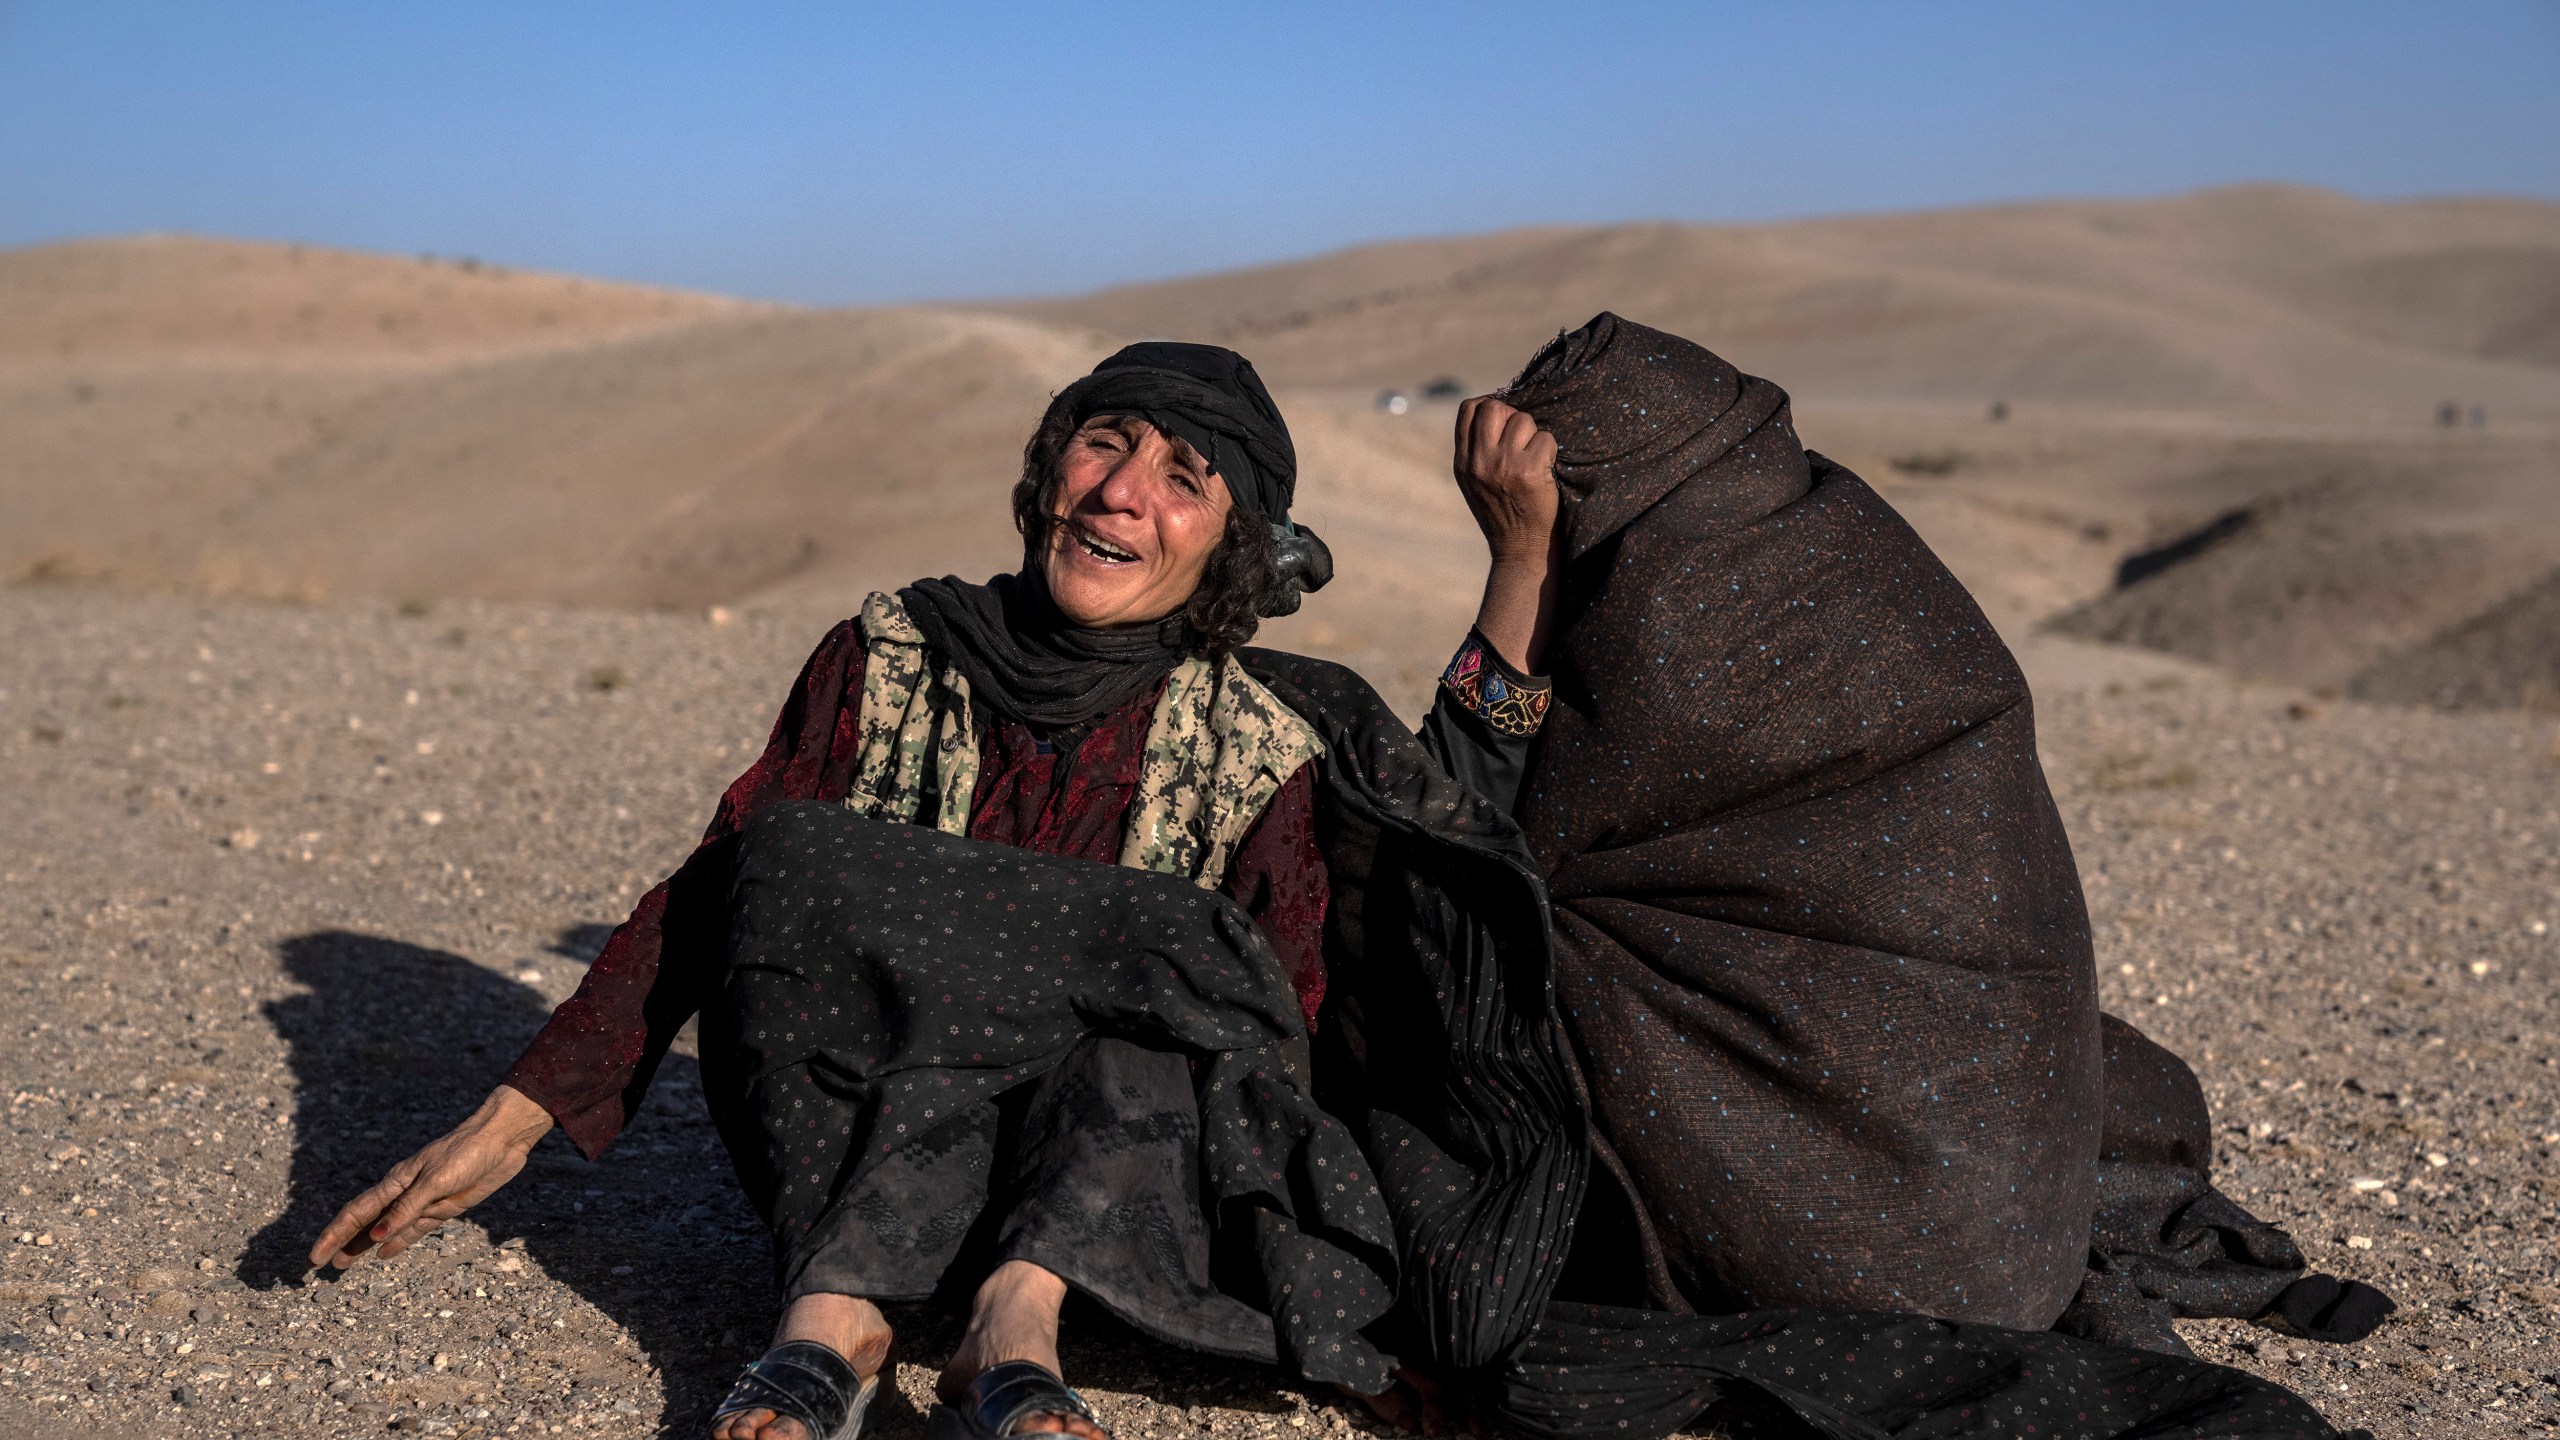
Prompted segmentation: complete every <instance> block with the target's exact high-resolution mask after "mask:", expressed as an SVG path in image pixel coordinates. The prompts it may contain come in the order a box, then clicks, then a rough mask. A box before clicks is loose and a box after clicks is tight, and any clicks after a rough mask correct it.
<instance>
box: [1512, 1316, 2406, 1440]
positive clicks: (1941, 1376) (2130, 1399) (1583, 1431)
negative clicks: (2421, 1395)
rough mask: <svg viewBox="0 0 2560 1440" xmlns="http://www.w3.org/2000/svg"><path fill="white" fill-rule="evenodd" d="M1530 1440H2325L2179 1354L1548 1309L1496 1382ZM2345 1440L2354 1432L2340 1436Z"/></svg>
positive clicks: (2018, 1335)
mask: <svg viewBox="0 0 2560 1440" xmlns="http://www.w3.org/2000/svg"><path fill="white" fill-rule="evenodd" d="M1498 1405H1499V1408H1500V1411H1501V1413H1502V1416H1503V1418H1504V1419H1505V1420H1506V1421H1508V1422H1509V1423H1510V1425H1511V1426H1512V1427H1513V1428H1514V1429H1516V1430H1519V1431H1521V1432H1522V1433H1525V1434H1528V1435H1533V1436H1539V1437H1542V1440H1543V1437H1555V1440H1567V1437H1584V1436H1599V1435H1624V1436H1659V1435H1668V1434H1670V1433H1671V1432H1673V1431H1675V1430H1678V1429H1681V1428H1683V1427H1685V1426H1687V1425H1689V1424H1691V1423H1692V1422H1694V1421H1696V1420H1697V1419H1698V1418H1699V1417H1700V1416H1702V1415H1703V1416H1707V1417H1710V1419H1711V1423H1714V1424H1716V1425H1717V1427H1718V1429H1719V1431H1720V1433H1727V1434H1733V1435H1749V1436H1755V1437H1791V1440H1793V1437H1802V1440H1885V1437H1887V1436H1893V1437H1898V1440H1918V1437H1924V1436H1925V1437H1928V1440H2023V1437H2042V1436H2051V1437H2055V1440H2136V1437H2140V1440H2169V1437H2180V1440H2187V1437H2197V1440H2201V1437H2206V1436H2231V1437H2241V1436H2245V1437H2249V1440H2330V1437H2335V1436H2337V1435H2338V1434H2339V1432H2338V1431H2336V1430H2335V1429H2332V1428H2331V1427H2330V1425H2329V1423H2328V1422H2327V1421H2325V1420H2323V1419H2321V1418H2320V1414H2319V1412H2318V1411H2316V1410H2313V1409H2312V1408H2311V1407H2310V1406H2309V1405H2308V1404H2306V1403H2304V1401H2303V1400H2302V1399H2301V1398H2300V1397H2299V1396H2296V1395H2294V1394H2292V1393H2290V1392H2289V1391H2287V1390H2285V1389H2284V1388H2283V1387H2282V1386H2279V1385H2275V1384H2273V1383H2271V1382H2268V1381H2265V1380H2261V1379H2258V1378H2257V1377H2256V1376H2254V1375H2245V1374H2242V1373H2241V1372H2239V1371H2237V1370H2233V1369H2230V1368H2228V1367H2226V1366H2221V1365H2208V1364H2206V1363H2205V1362H2203V1361H2201V1360H2194V1359H2188V1358H2185V1357H2182V1356H2170V1355H2155V1354H2152V1353H2150V1352H2148V1351H2143V1350H2130V1349H2125V1348H2122V1347H2117V1346H2107V1345H2093V1344H2090V1343H2088V1342H2087V1341H2083V1340H2076V1339H2073V1338H2071V1337H2068V1336H2064V1335H2055V1334H2051V1333H2046V1334H2029V1333H2025V1332H2022V1331H2016V1330H2003V1329H1999V1328H1996V1327H1994V1326H1989V1325H1957V1324H1952V1323H1950V1322H1948V1321H1944V1320H1932V1319H1928V1318H1927V1317H1925V1316H1919V1315H1878V1314H1863V1313H1858V1312H1853V1311H1841V1310H1781V1311H1763V1312H1753V1313H1744V1314H1739V1315H1715V1316H1697V1317H1693V1318H1689V1319H1671V1318H1669V1317H1666V1316H1663V1315H1660V1314H1658V1313H1646V1312H1634V1311H1626V1310H1612V1309H1609V1308H1607V1307H1603V1306H1596V1305H1558V1306H1556V1307H1554V1309H1553V1310H1552V1311H1551V1312H1550V1313H1549V1315H1548V1318H1547V1323H1546V1324H1545V1325H1544V1326H1543V1327H1541V1328H1540V1330H1539V1331H1538V1336H1537V1338H1536V1339H1535V1340H1534V1341H1532V1342H1531V1343H1530V1344H1529V1346H1528V1347H1527V1348H1526V1349H1525V1350H1523V1351H1522V1353H1521V1354H1520V1355H1519V1356H1518V1357H1517V1358H1516V1359H1515V1360H1514V1361H1513V1362H1512V1363H1511V1365H1510V1366H1508V1367H1507V1368H1506V1369H1505V1371H1504V1373H1503V1375H1502V1377H1501V1381H1500V1387H1499V1398H1498ZM2354 1433H2355V1434H2357V1435H2362V1434H2363V1433H2364V1432H2362V1431H2356V1432H2354Z"/></svg>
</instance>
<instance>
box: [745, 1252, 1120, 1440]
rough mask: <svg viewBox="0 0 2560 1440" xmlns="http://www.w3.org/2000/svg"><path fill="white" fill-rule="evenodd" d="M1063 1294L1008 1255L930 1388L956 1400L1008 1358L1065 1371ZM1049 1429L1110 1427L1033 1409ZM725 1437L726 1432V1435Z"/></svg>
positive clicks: (1093, 1439) (1093, 1436) (1072, 1431)
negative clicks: (1061, 1316) (1060, 1358)
mask: <svg viewBox="0 0 2560 1440" xmlns="http://www.w3.org/2000/svg"><path fill="white" fill-rule="evenodd" d="M1066 1300H1067V1282H1066V1281H1064V1280H1061V1279H1059V1278H1058V1277H1057V1276H1056V1275H1055V1274H1054V1273H1052V1272H1050V1271H1047V1270H1043V1269H1041V1268H1040V1267H1039V1266H1037V1265H1034V1264H1032V1263H1031V1262H1030V1261H1028V1260H1008V1261H1006V1262H1005V1263H1003V1264H1002V1265H999V1266H997V1267H996V1270H995V1273H994V1274H992V1275H989V1276H988V1277H987V1283H985V1284H983V1285H981V1286H979V1287H978V1295H977V1299H976V1300H975V1301H974V1302H973V1303H972V1304H971V1305H970V1307H969V1329H968V1332H967V1333H966V1334H963V1335H962V1336H961V1337H960V1348H959V1349H957V1350H955V1351H953V1352H952V1354H951V1363H950V1364H949V1365H946V1366H944V1367H943V1370H942V1379H941V1380H940V1381H938V1382H936V1384H935V1385H934V1387H933V1388H934V1393H935V1394H937V1395H939V1396H941V1397H942V1400H943V1403H944V1404H947V1405H956V1404H959V1403H961V1402H962V1401H963V1400H965V1399H966V1398H967V1397H968V1390H969V1382H970V1381H972V1380H975V1379H977V1378H978V1377H979V1376H980V1375H982V1374H984V1373H985V1372H986V1371H987V1370H988V1368H989V1367H991V1366H996V1365H1002V1364H1004V1363H1005V1362H1006V1361H1008V1360H1028V1361H1030V1362H1031V1363H1032V1364H1034V1365H1037V1366H1039V1367H1040V1368H1041V1369H1043V1370H1046V1371H1048V1372H1049V1373H1050V1374H1052V1375H1060V1376H1063V1375H1064V1374H1065V1373H1066V1372H1065V1371H1064V1370H1063V1369H1061V1368H1060V1367H1059V1364H1058V1307H1059V1306H1061V1305H1063V1304H1065V1303H1066ZM1023 1418H1024V1420H1025V1421H1026V1422H1028V1421H1034V1420H1037V1421H1042V1422H1045V1424H1046V1425H1047V1427H1048V1428H1049V1429H1052V1430H1060V1431H1064V1432H1065V1433H1067V1434H1069V1435H1075V1436H1080V1437H1082V1440H1111V1432H1109V1431H1107V1430H1105V1429H1103V1428H1102V1427H1101V1426H1099V1425H1096V1424H1094V1423H1093V1422H1092V1421H1090V1420H1087V1419H1086V1418H1084V1417H1083V1416H1081V1415H1056V1414H1038V1413H1035V1414H1032V1415H1027V1416H1025V1417H1023ZM724 1440H725V1437H724Z"/></svg>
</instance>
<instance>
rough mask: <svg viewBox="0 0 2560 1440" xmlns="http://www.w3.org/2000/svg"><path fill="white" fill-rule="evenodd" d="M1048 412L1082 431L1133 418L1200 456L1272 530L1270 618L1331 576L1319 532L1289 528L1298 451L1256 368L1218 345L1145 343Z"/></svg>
mask: <svg viewBox="0 0 2560 1440" xmlns="http://www.w3.org/2000/svg"><path fill="white" fill-rule="evenodd" d="M1049 414H1050V415H1051V416H1053V417H1054V416H1058V415H1061V414H1063V415H1064V416H1065V417H1066V419H1067V422H1068V423H1069V424H1073V425H1081V424H1083V423H1084V422H1085V421H1087V420H1090V419H1092V418H1093V417H1094V416H1096V415H1134V416H1136V417H1138V418H1139V419H1141V420H1144V421H1146V422H1147V423H1148V424H1150V425H1153V426H1154V427H1156V429H1158V430H1160V431H1163V432H1164V433H1165V434H1167V435H1171V436H1174V437H1176V438H1178V439H1180V440H1182V441H1183V442H1184V443H1185V444H1188V445H1189V446H1190V447H1191V448H1192V449H1194V450H1197V451H1199V452H1200V458H1202V459H1203V460H1206V461H1208V462H1209V469H1210V470H1211V471H1212V472H1214V473H1215V474H1216V475H1217V476H1218V477H1219V478H1220V479H1222V480H1224V481H1225V482H1226V485H1227V494H1228V495H1229V496H1230V497H1232V498H1233V499H1234V501H1235V503H1236V504H1237V505H1239V506H1241V507H1243V508H1244V509H1245V510H1247V511H1249V512H1251V513H1252V514H1254V515H1257V516H1260V517H1261V518H1262V520H1263V521H1264V522H1265V523H1267V524H1269V525H1270V527H1271V536H1272V542H1273V545H1274V547H1275V549H1276V551H1277V554H1276V555H1275V557H1274V558H1275V559H1276V560H1277V562H1278V565H1279V570H1280V577H1281V591H1280V593H1279V594H1277V595H1273V596H1270V597H1267V598H1266V599H1265V601H1264V602H1263V605H1262V611H1263V613H1264V614H1266V615H1286V614H1289V613H1290V612H1291V611H1294V610H1296V609H1297V608H1298V595H1299V592H1301V591H1306V590H1318V589H1322V588H1323V587H1324V584H1325V582H1326V581H1328V580H1331V579H1332V578H1333V554H1332V552H1331V551H1328V550H1327V549H1325V545H1324V542H1323V541H1321V540H1319V539H1317V538H1316V535H1315V532H1314V531H1312V530H1307V529H1304V528H1302V527H1300V526H1297V525H1294V524H1292V523H1290V520H1289V504H1290V502H1291V501H1292V500H1293V499H1295V498H1296V496H1297V492H1298V451H1297V447H1295V446H1294V445H1292V444H1290V443H1289V426H1288V424H1287V422H1285V421H1283V420H1282V419H1281V418H1280V407H1279V406H1278V405H1276V404H1274V403H1273V402H1272V399H1271V392H1270V391H1269V390H1268V389H1266V388H1264V386H1263V383H1262V377H1261V376H1259V375H1256V374H1255V373H1253V362H1252V361H1250V360H1247V359H1246V358H1244V357H1243V356H1242V355H1239V354H1237V353H1236V352H1234V351H1233V350H1229V349H1226V348H1224V347H1222V346H1217V345H1188V344H1184V343H1181V342H1179V341H1173V340H1142V341H1140V342H1138V343H1137V344H1135V345H1130V346H1125V347H1123V348H1122V349H1121V350H1120V352H1119V353H1118V354H1115V355H1113V356H1111V357H1110V358H1109V359H1107V360H1105V361H1103V362H1102V363H1101V364H1099V365H1096V366H1094V367H1093V373H1092V374H1090V375H1087V376H1085V377H1084V378H1083V379H1081V380H1078V381H1077V382H1075V383H1074V384H1072V385H1070V386H1068V387H1067V388H1066V389H1064V390H1061V391H1059V392H1058V397H1057V398H1056V399H1055V400H1052V401H1050V402H1049Z"/></svg>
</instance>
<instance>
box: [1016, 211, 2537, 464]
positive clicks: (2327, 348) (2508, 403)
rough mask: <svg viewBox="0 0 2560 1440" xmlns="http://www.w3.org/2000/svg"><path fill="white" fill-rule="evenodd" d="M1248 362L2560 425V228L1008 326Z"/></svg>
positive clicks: (1735, 275) (2063, 249)
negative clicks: (1607, 336) (1155, 340)
mask: <svg viewBox="0 0 2560 1440" xmlns="http://www.w3.org/2000/svg"><path fill="white" fill-rule="evenodd" d="M1011 308H1013V309H1014V310H1015V311H1016V312H1017V313H1021V314H1026V315H1031V316H1036V317H1040V318H1045V319H1062V320H1071V321H1076V322H1079V323H1083V324H1087V325H1092V326H1096V327H1098V328H1101V329H1105V330H1110V331H1113V332H1116V333H1124V334H1150V335H1188V336H1195V337H1201V338H1209V339H1216V340H1220V341H1222V342H1224V343H1228V344H1232V345H1235V346H1236V347H1237V348H1239V349H1243V350H1246V351H1247V352H1248V353H1250V354H1252V355H1253V356H1255V358H1256V363H1257V364H1259V365H1260V366H1262V368H1263V369H1264V370H1265V372H1266V373H1267V374H1269V375H1271V376H1273V377H1274V378H1275V379H1277V380H1278V381H1280V382H1282V383H1287V384H1295V385H1358V386H1396V387H1404V388H1412V387H1416V386H1419V385H1422V384H1425V383H1427V382H1428V381H1430V380H1431V379H1432V378H1434V377H1435V376H1437V375H1438V374H1440V373H1443V372H1447V373H1451V374H1454V375H1455V376H1456V377H1458V378H1459V379H1460V380H1461V381H1462V382H1464V383H1465V384H1466V385H1467V386H1469V387H1470V388H1472V389H1485V388H1490V387H1492V386H1494V385H1498V384H1500V383H1501V382H1502V381H1503V380H1504V379H1506V378H1508V377H1509V375H1510V374H1511V373H1512V372H1513V371H1515V370H1516V369H1517V368H1518V367H1519V365H1520V363H1521V362H1522V361H1523V360H1524V359H1526V358H1527V357H1528V355H1529V354H1530V353H1531V352H1532V351H1534V350H1535V349H1536V348H1537V346H1538V345H1539V344H1540V343H1541V342H1543V341H1544V340H1545V339H1546V338H1547V337H1548V336H1551V335H1553V334H1555V333H1556V332H1557V331H1558V330H1559V329H1565V328H1569V327H1571V326H1574V325H1578V324H1580V323H1581V322H1582V321H1583V320H1584V319H1586V318H1588V317H1589V316H1590V315H1591V314H1592V313H1593V312H1595V311H1598V310H1602V309H1614V310H1616V311H1618V312H1619V313H1620V314H1623V315H1628V316H1631V317H1635V318H1640V319H1643V320H1644V321H1646V323H1648V324H1652V325H1656V326H1659V327H1661V328H1663V329H1667V330H1671V331H1674V332H1677V333H1679V334H1684V335H1690V336H1694V337H1699V338H1702V339H1704V338H1708V337H1712V339H1711V341H1710V343H1712V344H1713V346H1714V347H1715V348H1716V349H1718V350H1719V351H1721V352H1723V353H1725V354H1726V355H1728V356H1729V357H1730V358H1732V359H1733V360H1734V361H1735V363H1737V364H1739V365H1741V366H1743V368H1745V369H1747V370H1750V371H1752V372H1754V373H1756V374H1763V375H1769V376H1774V377H1778V378H1780V379H1781V380H1783V381H1784V382H1785V383H1786V384H1787V385H1789V387H1790V388H1792V389H1793V390H1795V391H1796V392H1797V393H1799V394H1802V395H1808V396H1819V397H1823V398H1829V399H1857V400H1904V401H1956V402H1961V403H1963V404H1965V405H1968V406H1972V405H1979V404H1982V403H1985V402H1987V401H1989V400H1990V399H1993V398H1995V397H1998V398H2006V399H2009V400H2011V401H2013V402H2050V403H2059V404H2066V405H2072V406H2079V407H2090V408H2097V409H2104V410H2119V411H2120V410H2126V409H2145V410H2184V411H2206V412H2213V413H2218V414H2225V415H2233V416H2250V417H2255V418H2258V419H2261V420H2266V421H2278V422H2296V421H2314V422H2324V423H2345V424H2358V425H2363V424H2383V425H2388V424H2394V423H2402V422H2406V421H2410V420H2422V419H2424V418H2425V417H2426V416H2427V415H2428V413H2429V412H2430V411H2431V410H2432V408H2433V407H2434V405H2435V404H2436V403H2437V401H2438V400H2439V399H2440V398H2453V399H2458V400H2460V401H2461V402H2462V403H2464V404H2466V405H2469V404H2479V405H2482V406H2484V407H2485V408H2486V409H2488V410H2489V411H2490V412H2492V413H2493V414H2495V415H2497V416H2499V417H2501V418H2512V419H2528V420H2536V421H2548V420H2552V419H2560V375H2555V373H2554V370H2553V366H2554V365H2555V364H2560V205H2548V204H2537V203H2531V202H2523V201H2504V200H2445V201H2422V202H2408V203H2399V204H2373V203H2368V202H2364V201H2359V200H2353V199H2350V198H2348V197H2345V196H2342V195H2335V194H2331V193H2328V192H2325V191H2319V190H2309V189H2301V188H2295V187H2283V186H2252V187H2245V188H2238V189H2228V190H2215V191H2206V192H2203V193H2200V194H2195V195H2188V196H2181V197H2177V198H2174V199H2168V200H2145V201H2073V202H2056V203H2049V204H2034V205H2013V206H2000V207H1992V208H1983V209H1966V210H1949V211H1936V212H1923V213H1918V214H1907V215H1872V216H1854V217H1847V218H1840V219H1825V220H1810V221H1802V222H1795V223H1789V224H1777V225H1750V226H1741V225H1672V224H1649V225H1618V226H1605V227H1577V228H1570V229H1541V230H1524V231H1514V232H1510V233H1507V234H1502V235H1495V236H1483V237H1470V238H1466V239H1459V240H1418V241H1409V242H1403V243H1398V244H1391V245H1375V246H1365V247H1362V248H1359V249H1355V250H1349V251H1344V252H1341V253H1339V254H1334V255H1325V256H1319V257H1316V258H1314V259H1310V260H1303V261H1297V262H1293V263H1289V264H1284V265H1276V266H1269V267H1264V268H1260V269H1254V270H1245V271H1235V272H1229V273H1223V274H1217V275H1209V276H1201V277H1196V278H1191V279H1185V280H1177V281H1170V282H1166V283H1161V284H1154V285H1141V286H1132V287H1127V288H1122V289H1116V290H1108V291H1104V292H1101V293H1099V294H1095V295H1090V296H1085V297H1081V298H1077V299H1072V300H1062V301H1052V302H1043V303H1037V304H1030V305H1022V306H1016V307H1011Z"/></svg>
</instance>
